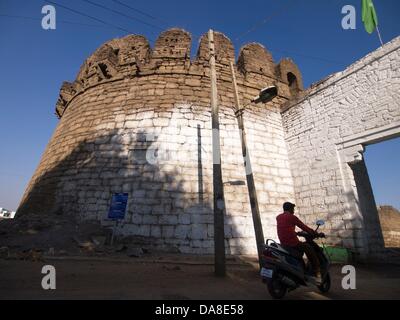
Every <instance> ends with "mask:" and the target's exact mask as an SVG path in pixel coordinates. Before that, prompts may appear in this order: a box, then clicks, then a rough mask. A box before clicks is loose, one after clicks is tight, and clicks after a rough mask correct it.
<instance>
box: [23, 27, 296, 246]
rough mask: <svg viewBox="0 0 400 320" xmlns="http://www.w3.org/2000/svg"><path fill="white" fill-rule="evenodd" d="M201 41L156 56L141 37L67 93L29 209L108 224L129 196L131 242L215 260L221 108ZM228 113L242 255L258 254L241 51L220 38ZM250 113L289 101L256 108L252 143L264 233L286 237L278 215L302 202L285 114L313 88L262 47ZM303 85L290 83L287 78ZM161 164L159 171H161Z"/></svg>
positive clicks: (229, 173)
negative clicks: (216, 114) (215, 166)
mask: <svg viewBox="0 0 400 320" xmlns="http://www.w3.org/2000/svg"><path fill="white" fill-rule="evenodd" d="M190 46H191V37H190V34H188V33H187V32H185V31H183V30H178V29H172V30H168V31H166V32H164V33H162V34H161V35H160V37H159V38H158V40H157V41H156V43H155V47H154V48H153V49H151V48H150V46H149V44H148V42H147V40H146V39H145V38H143V37H141V36H134V35H131V36H127V37H124V38H122V39H114V40H111V41H109V42H107V43H106V44H104V45H102V46H101V47H100V48H99V49H98V50H96V52H95V53H94V54H93V55H92V56H90V57H89V58H88V59H87V60H86V61H85V63H84V64H83V66H82V67H81V69H80V71H79V74H78V76H77V79H76V80H75V81H74V82H73V83H64V84H63V86H62V88H61V91H60V98H59V100H58V102H57V106H56V113H57V115H58V116H59V117H60V122H59V124H58V126H57V128H56V130H55V132H54V134H53V137H52V139H51V140H50V142H49V144H48V146H47V149H46V151H45V153H44V155H43V157H42V160H41V162H40V164H39V166H38V168H37V170H36V172H35V174H34V176H33V177H32V180H31V182H30V184H29V186H28V188H27V190H26V192H25V195H24V198H23V200H22V203H21V205H20V208H19V210H18V211H19V214H24V213H28V212H43V213H46V212H47V213H49V212H54V213H62V214H72V215H76V216H77V217H80V218H82V219H98V220H101V221H103V223H105V224H106V223H107V222H106V221H105V218H106V217H107V213H108V207H109V204H110V199H111V195H112V193H114V192H128V193H129V203H128V214H127V217H126V220H125V221H124V224H123V226H121V228H120V229H119V232H120V233H121V234H124V235H137V236H143V237H146V238H147V239H148V240H149V241H150V242H151V243H153V244H154V245H157V246H158V247H160V248H162V247H168V248H170V247H171V246H174V247H177V248H178V249H179V250H180V251H181V252H192V253H211V252H212V251H213V210H212V157H211V154H212V153H211V114H210V111H211V108H210V78H209V65H208V59H209V56H208V39H207V35H204V36H203V37H202V38H201V40H200V44H199V49H198V54H197V56H196V58H195V59H194V60H190V55H189V54H190ZM215 46H216V55H217V56H216V59H217V74H218V90H219V92H218V93H219V104H220V124H221V126H220V127H221V144H222V171H223V179H224V182H225V186H224V188H225V200H226V208H227V217H226V226H225V232H226V239H227V250H228V252H230V253H235V252H242V253H254V252H255V250H256V248H255V241H254V231H253V223H252V219H251V210H250V204H249V200H248V194H247V187H246V186H245V185H244V186H243V185H237V184H232V183H230V182H232V181H237V180H242V181H244V182H245V181H246V178H245V169H244V167H243V160H242V156H241V146H240V139H239V131H238V128H237V121H236V118H235V116H234V109H233V106H234V100H233V91H232V90H233V89H232V83H231V74H230V68H229V63H230V61H232V60H233V59H234V49H233V46H232V44H231V42H230V40H229V39H227V38H226V37H225V36H224V35H223V34H221V33H216V35H215ZM236 68H237V77H238V85H239V90H240V96H241V99H242V103H243V104H247V103H248V102H249V101H250V99H251V98H253V97H254V96H256V95H257V94H258V93H259V90H260V89H261V88H263V87H265V86H268V85H272V84H275V85H277V86H278V88H279V93H280V94H279V97H277V98H276V99H275V100H274V101H273V102H272V103H268V104H266V105H262V104H260V105H252V106H249V107H248V108H247V110H246V112H245V115H244V118H245V126H246V129H247V135H248V140H249V149H250V153H251V158H252V164H253V170H254V172H255V181H256V187H257V191H258V198H259V204H260V210H261V212H262V222H263V225H264V229H265V230H264V232H265V234H266V235H267V236H269V237H276V234H275V215H276V213H277V212H279V211H280V210H281V203H282V202H283V201H286V200H290V199H292V200H293V199H294V191H293V181H292V178H291V173H290V170H289V159H288V155H287V151H286V144H285V140H284V132H283V127H282V122H281V115H280V106H281V105H282V104H283V103H284V102H285V101H287V100H288V99H289V98H290V96H291V94H294V91H293V90H295V91H296V92H297V91H299V90H301V89H302V88H301V75H300V73H299V71H298V69H297V67H296V66H295V65H294V63H293V62H291V61H290V60H283V61H282V62H281V63H280V64H278V65H275V64H274V62H273V60H272V56H271V54H270V53H269V52H268V51H266V50H265V48H264V47H262V46H261V45H259V44H255V43H252V44H249V45H246V46H244V47H243V48H242V49H241V51H240V55H239V58H238V62H237V64H236ZM288 72H291V73H292V74H293V75H295V77H296V80H297V82H296V83H293V81H292V82H291V83H290V85H289V82H288V80H287V79H288V77H287V73H288ZM149 159H150V161H149Z"/></svg>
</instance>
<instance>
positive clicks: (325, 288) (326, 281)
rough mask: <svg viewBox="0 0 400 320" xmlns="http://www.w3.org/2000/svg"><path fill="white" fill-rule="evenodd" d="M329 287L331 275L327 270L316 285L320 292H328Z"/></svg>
mask: <svg viewBox="0 0 400 320" xmlns="http://www.w3.org/2000/svg"><path fill="white" fill-rule="evenodd" d="M330 288H331V276H330V274H329V272H328V273H327V274H326V275H325V277H324V279H323V281H322V283H321V284H320V285H319V286H318V289H319V291H321V292H322V293H325V292H328V291H329V289H330Z"/></svg>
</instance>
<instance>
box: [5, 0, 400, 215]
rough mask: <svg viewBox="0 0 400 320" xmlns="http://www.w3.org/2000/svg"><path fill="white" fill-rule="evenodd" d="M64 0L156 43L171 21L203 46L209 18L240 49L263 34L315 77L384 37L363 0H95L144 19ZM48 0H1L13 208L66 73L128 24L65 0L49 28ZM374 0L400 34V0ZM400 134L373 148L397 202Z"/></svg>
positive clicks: (387, 193) (380, 197)
mask: <svg viewBox="0 0 400 320" xmlns="http://www.w3.org/2000/svg"><path fill="white" fill-rule="evenodd" d="M54 1H55V2H57V3H59V4H62V5H64V6H67V7H69V8H73V9H74V10H77V11H79V12H83V13H86V14H88V15H91V16H93V17H96V18H99V19H102V20H104V21H107V22H108V23H110V24H113V25H116V26H119V27H121V28H123V29H126V30H129V31H130V32H131V33H136V34H143V35H145V36H146V37H148V39H149V40H150V41H151V43H154V39H155V38H156V37H157V35H158V34H159V33H160V32H161V31H162V30H164V29H167V28H169V27H182V28H184V29H186V30H187V31H189V32H191V33H192V34H193V35H194V39H193V44H192V53H193V55H194V54H195V52H196V50H197V43H198V36H199V35H201V34H202V33H205V32H207V30H208V29H209V28H213V29H215V30H217V31H221V32H223V33H225V34H226V35H227V36H228V37H229V38H230V39H231V40H232V41H233V43H234V45H235V49H236V52H238V50H239V48H240V47H241V46H242V45H244V44H245V43H247V42H253V41H255V42H260V43H262V44H263V45H265V46H266V47H267V49H269V50H270V51H271V52H272V54H273V57H274V59H275V61H276V62H277V61H279V60H280V59H281V58H282V57H286V56H289V57H292V58H293V60H294V61H295V62H296V63H297V64H298V66H299V68H300V70H301V72H302V74H303V78H304V84H305V86H306V87H307V86H309V85H310V84H311V83H313V82H316V81H318V80H320V79H322V78H323V77H325V76H327V75H329V74H331V73H333V72H336V71H339V70H342V69H344V68H345V67H346V66H348V65H349V64H351V63H352V62H354V61H355V60H357V59H359V58H361V57H363V56H364V55H365V54H367V53H368V52H371V51H373V50H375V49H376V48H377V47H378V46H379V42H378V37H377V35H376V34H375V33H374V34H372V35H369V34H367V33H366V32H365V31H364V29H363V25H362V22H361V19H360V15H361V1H360V0H357V1H354V0H345V1H341V0H324V1H321V0H303V1H300V0H282V1H278V0H247V1H240V2H239V1H232V0H222V1H216V0H202V1H198V0H197V1H190V0H171V1H165V0H164V1H156V0H153V1H143V0H138V1H129V0H120V1H121V2H124V3H126V4H129V5H130V6H132V7H134V8H136V9H138V10H140V11H142V13H139V12H137V11H133V10H131V9H128V8H126V7H123V6H121V5H120V4H118V3H117V2H116V1H112V0H91V1H93V2H96V3H100V4H102V5H105V6H107V7H110V8H112V9H114V10H119V11H122V12H124V13H125V14H127V15H130V16H133V17H135V18H136V19H135V20H133V19H128V18H126V17H122V16H119V15H117V14H115V13H112V12H110V11H107V10H104V9H102V8H98V7H96V6H93V5H92V4H90V3H87V2H85V1H83V0H69V1H66V0H54ZM46 3H47V2H46V1H39V0H31V1H23V0H0V41H1V43H2V46H1V50H0V61H1V72H2V77H0V88H1V89H0V101H1V102H0V117H1V118H0V119H1V126H0V148H1V149H0V150H1V155H2V156H1V157H0V181H1V183H0V206H4V207H7V208H10V209H16V207H17V205H18V202H19V200H20V197H21V196H22V193H23V190H24V188H25V187H26V184H27V183H28V181H29V179H30V177H31V176H32V174H33V172H34V170H35V168H36V166H37V165H38V163H39V160H40V156H41V154H42V153H43V151H44V149H45V146H46V144H47V142H48V141H49V139H50V136H51V134H52V132H53V130H54V128H55V126H56V124H57V119H56V117H55V116H54V106H55V103H56V100H57V97H58V93H59V88H60V85H61V83H62V81H64V80H67V81H68V80H70V81H72V80H74V79H75V76H76V74H77V72H78V70H79V67H80V65H81V64H82V62H83V61H84V59H86V58H87V57H88V56H89V55H90V54H91V53H92V52H93V51H94V50H95V49H96V48H97V47H99V45H101V44H102V43H104V42H105V41H107V40H109V39H111V38H115V37H121V36H124V35H125V34H126V32H123V31H121V30H119V29H115V28H112V27H109V26H104V25H101V24H100V23H99V22H97V21H93V20H90V19H89V18H87V17H83V16H80V15H77V14H76V13H73V12H70V11H67V10H65V9H63V8H61V7H57V6H56V8H57V29H56V30H52V31H45V30H43V29H42V28H41V21H40V20H41V17H42V14H41V8H42V6H43V5H44V4H46ZM374 3H375V7H376V10H377V13H378V17H379V23H380V30H381V34H382V37H383V40H384V42H386V41H389V40H391V39H393V38H394V37H396V36H398V35H399V34H400V24H399V22H398V13H399V12H400V1H398V0H381V1H377V0H375V1H374ZM346 4H352V5H354V6H355V7H356V9H357V25H356V26H357V29H356V30H343V29H342V28H341V19H342V16H343V15H342V14H341V8H342V7H343V6H344V5H346ZM11 16H23V17H26V18H24V19H22V18H16V17H11ZM138 20H141V21H143V22H145V23H141V22H139V21H138ZM262 21H264V22H265V23H262ZM148 24H152V25H154V26H153V27H150V26H149V25H148ZM254 26H255V27H254ZM399 140H400V139H395V140H392V141H389V142H386V143H381V144H377V145H374V146H369V147H368V148H367V153H366V155H367V165H368V169H369V172H370V176H371V180H372V185H373V188H374V192H375V196H376V200H377V203H378V204H392V205H395V206H396V207H397V208H400V191H399V187H398V181H399V180H400V173H399V172H400V170H398V163H399V162H400V161H399V160H400V142H399Z"/></svg>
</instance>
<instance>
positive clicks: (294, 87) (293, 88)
mask: <svg viewBox="0 0 400 320" xmlns="http://www.w3.org/2000/svg"><path fill="white" fill-rule="evenodd" d="M287 80H288V83H289V90H290V94H291V95H292V96H295V95H296V94H297V93H298V92H299V84H298V83H297V78H296V76H295V75H294V74H293V73H291V72H288V74H287Z"/></svg>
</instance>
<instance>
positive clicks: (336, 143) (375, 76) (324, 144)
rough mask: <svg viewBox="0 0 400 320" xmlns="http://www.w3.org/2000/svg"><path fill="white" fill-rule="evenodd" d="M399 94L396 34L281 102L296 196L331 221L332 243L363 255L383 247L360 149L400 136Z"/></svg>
mask: <svg viewBox="0 0 400 320" xmlns="http://www.w3.org/2000/svg"><path fill="white" fill-rule="evenodd" d="M399 101H400V37H397V38H395V39H393V40H392V41H391V42H389V43H387V44H385V45H384V46H383V47H381V48H379V49H378V50H376V51H374V52H372V53H371V54H369V55H367V56H365V57H364V58H362V59H361V60H359V61H357V62H355V63H354V64H352V65H351V66H349V67H348V68H347V69H346V70H344V71H343V72H338V73H336V74H333V75H332V76H330V77H328V78H327V79H325V80H324V81H322V82H320V83H319V84H317V85H315V86H314V87H312V88H310V89H309V90H307V91H305V92H303V93H302V94H301V95H300V97H298V98H297V99H296V100H294V101H291V102H290V103H288V104H287V105H286V106H285V107H284V108H283V110H282V111H283V113H282V118H283V125H284V128H285V140H286V142H287V146H288V153H289V155H290V157H289V158H290V168H291V172H292V176H293V181H294V189H295V198H296V201H297V202H296V203H297V204H298V209H299V212H301V215H302V216H303V218H304V219H305V220H306V221H307V222H308V223H312V222H313V221H315V220H316V219H318V218H322V219H325V220H326V221H327V225H326V226H325V232H326V233H327V234H329V238H328V243H331V244H335V245H340V246H344V247H347V248H351V249H353V250H355V251H357V252H358V253H360V254H363V255H367V254H370V255H373V254H374V253H379V252H381V251H382V248H383V246H384V244H383V238H382V231H381V225H380V221H379V218H378V212H377V209H376V204H375V200H374V196H373V192H372V189H371V184H370V181H369V177H368V172H367V168H366V166H365V162H364V155H363V152H364V151H365V149H366V148H368V145H370V144H373V143H377V142H380V141H384V140H387V139H390V138H393V137H398V136H400V105H399ZM382 165H385V159H382Z"/></svg>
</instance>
